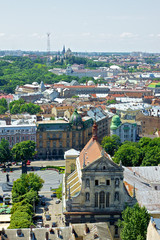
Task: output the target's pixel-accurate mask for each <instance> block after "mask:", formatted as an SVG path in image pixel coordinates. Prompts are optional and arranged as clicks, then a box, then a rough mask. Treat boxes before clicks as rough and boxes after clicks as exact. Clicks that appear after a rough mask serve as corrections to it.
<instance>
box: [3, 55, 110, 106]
mask: <svg viewBox="0 0 160 240" xmlns="http://www.w3.org/2000/svg"><path fill="white" fill-rule="evenodd" d="M46 59H47V58H46V57H44V58H38V57H37V58H36V59H30V58H29V57H14V56H5V57H3V59H1V60H0V88H1V91H3V92H5V93H14V91H15V89H16V87H17V86H21V85H24V84H31V83H33V82H37V83H40V82H41V81H43V82H44V83H48V84H53V83H57V82H59V81H66V82H71V81H72V80H77V81H78V82H79V83H86V81H87V80H93V78H92V77H82V78H79V77H75V76H67V75H56V74H53V73H52V72H51V71H48V70H49V69H52V68H57V67H60V68H67V66H68V64H84V67H85V68H91V69H96V68H97V67H109V66H110V65H111V64H110V63H106V62H98V61H94V60H92V59H88V58H84V57H83V58H82V57H76V56H65V57H64V58H58V57H57V56H56V57H54V58H53V59H52V60H51V62H50V64H49V66H48V65H47V63H46V62H47V61H46ZM0 106H1V105H0ZM0 108H2V107H0Z"/></svg>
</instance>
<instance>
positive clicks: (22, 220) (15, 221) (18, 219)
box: [9, 211, 33, 229]
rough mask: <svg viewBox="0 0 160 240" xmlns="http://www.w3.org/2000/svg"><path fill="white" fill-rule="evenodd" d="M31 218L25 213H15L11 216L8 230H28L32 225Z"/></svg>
mask: <svg viewBox="0 0 160 240" xmlns="http://www.w3.org/2000/svg"><path fill="white" fill-rule="evenodd" d="M31 219H32V218H31V216H30V215H29V214H28V213H27V212H21V211H15V212H14V213H13V214H12V216H11V222H10V226H9V228H11V229H15V228H29V227H30V226H31V225H33V222H32V220H31Z"/></svg>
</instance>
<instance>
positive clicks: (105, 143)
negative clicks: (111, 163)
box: [102, 135, 121, 156]
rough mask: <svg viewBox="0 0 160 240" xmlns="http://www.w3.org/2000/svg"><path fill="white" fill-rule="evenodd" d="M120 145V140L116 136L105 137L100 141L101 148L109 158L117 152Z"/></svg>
mask: <svg viewBox="0 0 160 240" xmlns="http://www.w3.org/2000/svg"><path fill="white" fill-rule="evenodd" d="M120 145H121V140H120V138H119V137H118V136H117V135H112V136H111V137H110V136H106V137H104V138H103V139H102V147H103V148H104V149H105V151H106V152H107V153H108V154H110V155H111V156H113V155H114V153H115V152H116V151H117V150H118V148H119V146H120Z"/></svg>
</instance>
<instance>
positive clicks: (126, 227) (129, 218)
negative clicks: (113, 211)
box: [119, 203, 150, 240]
mask: <svg viewBox="0 0 160 240" xmlns="http://www.w3.org/2000/svg"><path fill="white" fill-rule="evenodd" d="M122 219H123V221H119V226H120V227H121V238H122V240H131V239H132V240H146V234H147V227H148V223H149V220H150V215H149V214H148V212H147V210H146V208H145V207H142V208H141V207H140V206H139V205H138V203H137V204H135V205H134V207H133V208H131V207H127V208H126V209H125V210H124V211H123V213H122Z"/></svg>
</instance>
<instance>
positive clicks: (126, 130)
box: [110, 115, 138, 142]
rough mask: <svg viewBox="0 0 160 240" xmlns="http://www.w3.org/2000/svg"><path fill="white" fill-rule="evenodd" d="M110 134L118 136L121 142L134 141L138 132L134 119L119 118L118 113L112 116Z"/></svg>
mask: <svg viewBox="0 0 160 240" xmlns="http://www.w3.org/2000/svg"><path fill="white" fill-rule="evenodd" d="M110 134H111V135H114V134H116V135H117V136H119V137H120V139H121V142H124V141H131V142H136V140H137V136H138V132H137V123H136V122H135V121H134V120H131V121H129V120H122V122H121V120H120V117H119V116H118V115H114V116H113V117H112V121H111V126H110Z"/></svg>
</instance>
